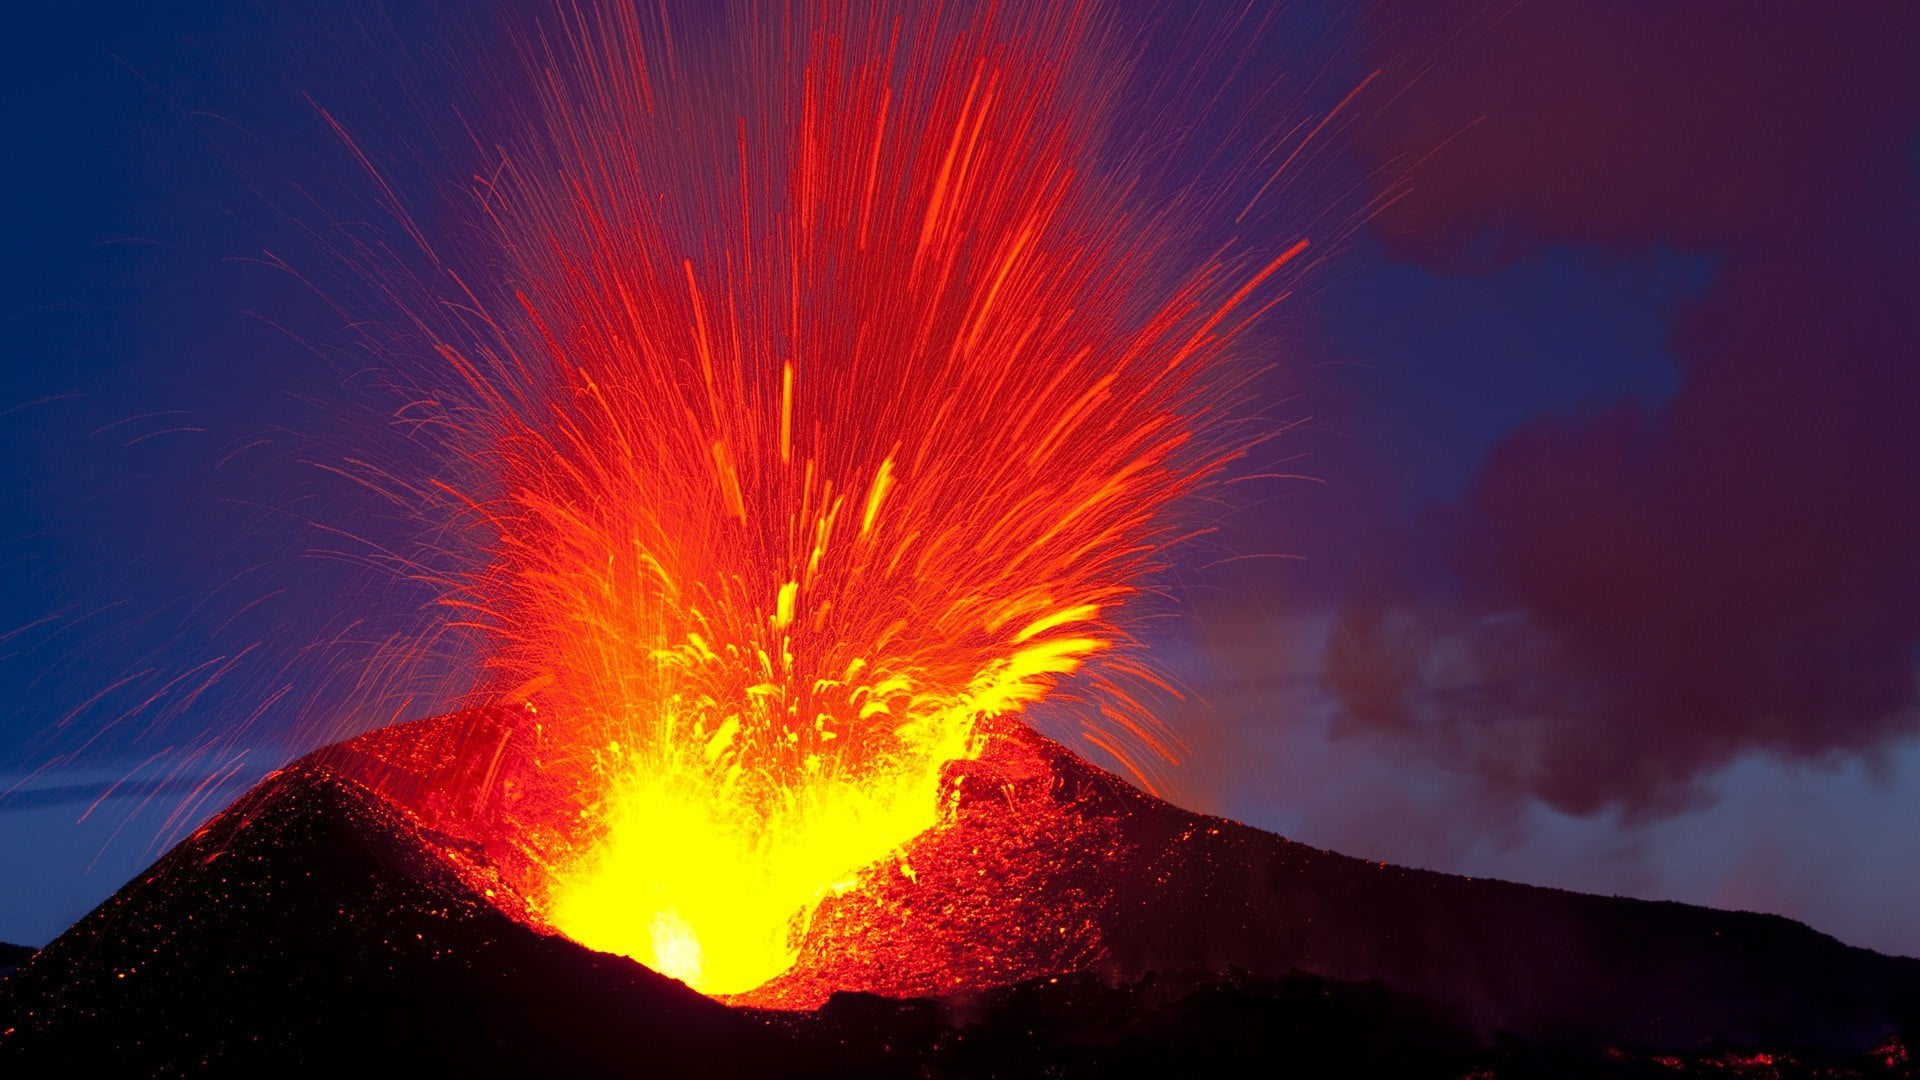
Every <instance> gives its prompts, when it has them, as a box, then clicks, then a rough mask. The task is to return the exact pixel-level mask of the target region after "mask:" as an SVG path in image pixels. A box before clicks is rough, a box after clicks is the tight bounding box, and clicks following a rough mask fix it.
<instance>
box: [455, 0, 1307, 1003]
mask: <svg viewBox="0 0 1920 1080" xmlns="http://www.w3.org/2000/svg"><path fill="white" fill-rule="evenodd" d="M860 7H861V8H862V9H863V10H860V11H858V12H856V11H854V10H852V8H851V7H843V6H841V5H838V4H817V5H814V6H813V8H812V10H811V11H810V12H809V20H810V21H809V25H808V32H807V33H805V34H802V35H795V34H793V33H791V31H790V30H789V29H788V28H787V27H785V26H781V25H774V24H769V23H767V22H763V21H760V20H759V19H757V18H756V17H750V16H748V15H741V16H740V17H739V18H737V19H736V22H735V24H734V25H732V26H731V28H730V31H729V33H726V34H721V35H716V36H715V38H714V41H713V42H708V43H706V44H705V45H703V46H698V47H696V46H682V48H681V49H680V50H679V51H674V50H673V49H672V47H671V46H668V45H666V44H664V41H665V34H664V33H663V32H662V28H661V27H657V26H652V25H643V23H642V21H641V16H639V15H636V14H635V13H634V11H633V9H632V7H631V6H630V5H614V6H608V7H607V8H605V9H604V10H603V11H601V13H600V14H598V15H597V16H589V17H586V18H582V19H579V20H571V21H567V22H566V25H565V26H564V27H563V28H561V31H560V32H558V33H556V34H554V35H552V37H553V39H554V44H553V45H551V47H546V46H543V47H542V50H540V51H536V52H535V53H534V55H535V56H536V57H537V59H536V60H535V61H533V62H532V63H531V67H532V69H533V71H534V75H535V84H536V85H537V87H538V91H537V93H536V94H535V95H534V96H535V97H536V98H537V100H538V106H537V109H535V110H533V112H532V113H530V114H529V115H527V116H525V117H523V118H522V119H523V120H524V129H525V130H524V131H523V133H522V137H521V138H520V139H519V140H518V141H517V142H515V143H512V144H510V145H509V146H508V147H507V150H506V156H505V160H504V163H503V164H502V165H501V166H500V167H499V168H498V169H497V170H495V172H494V174H493V175H491V176H489V179H488V184H487V186H486V188H485V190H484V191H483V192H482V196H483V204H484V207H485V210H486V214H487V217H488V222H489V227H490V229H492V230H493V232H494V234H495V235H496V236H497V239H498V251H497V253H496V254H495V256H494V257H493V258H492V259H490V260H489V262H490V269H495V270H496V271H499V270H503V271H504V275H505V279H504V280H505V285H504V287H503V288H500V289H498V290H497V291H492V292H486V291H484V290H483V292H484V293H485V294H484V295H479V296H472V297H469V298H468V299H467V302H468V303H470V304H471V305H472V310H474V311H476V312H482V313H483V314H477V315H475V316H474V318H473V326H472V329H474V331H475V332H474V333H473V334H472V336H471V337H470V338H468V339H466V340H457V339H456V336H455V335H442V336H441V340H442V344H441V346H440V348H439V352H440V355H441V356H442V357H444V359H445V360H446V362H447V363H448V364H449V365H450V366H451V368H452V369H453V370H455V371H457V372H458V373H459V374H460V376H461V381H462V383H463V385H464V391H463V393H464V396H465V399H466V401H467V403H468V404H466V405H465V406H463V407H462V410H463V411H462V412H461V413H460V414H459V415H460V416H461V422H462V424H463V426H466V427H469V428H471V429H472V430H474V431H477V432H480V433H481V434H480V437H479V438H478V439H477V441H476V442H475V443H474V444H473V445H472V446H471V447H470V448H469V458H470V464H471V465H472V469H471V471H470V473H469V474H467V475H466V476H465V477H464V478H463V479H462V480H460V481H458V482H455V483H452V484H449V485H446V486H445V489H444V490H445V492H446V493H447V494H448V495H449V496H450V498H451V499H452V501H453V502H454V503H455V505H457V507H458V508H459V509H460V511H461V512H462V513H464V514H466V515H468V516H467V518H466V520H465V524H466V525H467V526H469V527H471V529H472V531H473V533H474V534H475V535H480V536H484V537H486V538H487V539H486V540H485V541H484V542H483V543H482V545H481V546H482V547H483V549H484V550H483V552H482V556H481V558H480V559H479V560H478V561H479V563H480V565H479V567H478V569H477V570H476V572H475V573H473V574H471V575H469V576H468V577H465V578H462V579H460V580H458V581H456V582H454V583H452V584H451V585H450V586H449V588H450V591H449V596H448V603H449V604H451V605H453V606H455V607H457V608H459V609H460V610H462V611H463V612H466V613H468V618H467V621H468V622H469V623H470V624H472V625H475V626H478V627H480V628H482V629H483V630H484V631H485V632H486V633H487V634H488V635H490V637H491V639H492V640H493V642H494V647H493V658H492V661H491V663H492V667H493V669H494V671H495V672H496V674H497V676H498V680H499V682H498V686H499V687H500V693H501V694H502V696H503V697H504V698H505V699H506V700H511V701H526V702H528V703H530V705H531V706H532V707H534V708H535V709H536V710H537V716H538V719H539V724H540V727H539V747H540V749H539V755H540V771H539V773H538V779H537V781H535V784H534V789H533V790H531V791H526V792H521V793H519V798H518V801H517V802H516V803H515V806H514V809H513V811H512V815H511V819H512V828H513V830H514V840H513V842H514V845H515V846H516V847H517V849H518V850H519V851H520V852H521V854H523V855H524V857H525V863H524V865H523V866H521V867H519V868H517V869H513V870H512V873H513V874H514V875H515V876H517V877H518V878H519V879H520V880H518V881H516V882H515V884H516V886H517V887H518V888H519V890H520V891H521V892H522V893H523V894H524V895H525V896H526V897H527V898H528V899H529V901H530V902H531V904H532V905H533V907H534V908H535V909H536V912H537V914H538V916H539V917H541V918H544V919H545V920H547V921H548V922H550V923H551V925H552V926H553V927H555V928H557V929H559V930H560V931H562V932H564V933H566V934H567V935H569V936H570V937H573V938H574V939H576V940H578V941H580V942H582V943H584V944H586V945H589V946H592V947H595V948H599V949H604V950H608V951H613V952H619V953H625V954H627V955H629V956H632V957H634V958H636V959H638V960H639V961H641V962H642V963H645V964H647V965H648V966H650V967H653V968H655V969H657V970H660V971H662V972H665V973H667V974H670V975H673V976H676V977H679V978H681V979H683V980H685V981H687V982H688V983H689V984H690V985H692V986H694V987H696V988H698V989H701V990H703V991H706V992H708V993H714V994H728V993H736V992H742V991H746V990H749V989H752V988H754V987H756V986H759V985H760V984H762V983H764V982H766V981H767V980H769V979H771V978H773V977H774V976H776V975H778V974H780V973H781V972H783V971H785V970H786V969H787V968H788V967H790V966H791V965H792V964H793V962H794V958H795V956H796V953H797V950H798V948H799V944H800V941H801V938H802V936H803V935H804V933H805V931H806V926H807V921H808V919H809V917H810V914H811V913H812V912H813V910H814V909H815V908H816V907H817V905H818V904H819V902H820V900H821V899H822V898H823V897H825V896H826V895H828V894H829V893H831V892H832V891H833V890H835V889H836V888H841V887H844V886H845V885H846V884H847V883H849V882H850V881H851V880H852V878H853V876H854V875H855V873H856V872H857V871H859V870H860V869H861V868H863V867H865V866H867V865H868V864H871V863H873V862H875V861H876V860H881V859H885V858H887V857H889V855H890V854H892V853H894V852H896V851H898V850H899V849H900V848H901V847H902V846H903V845H904V844H905V843H906V842H907V841H908V840H910V839H911V838H913V837H914V836H916V835H918V834H920V833H921V832H923V831H925V830H927V829H928V828H931V827H933V826H935V825H936V823H937V822H938V821H939V820H940V818H941V815H942V812H943V808H942V806H941V776H942V772H943V768H944V767H945V766H946V765H947V764H949V763H951V762H953V761H955V760H959V759H964V758H967V757H969V756H971V755H973V754H974V753H976V752H977V748H976V744H975V727H976V723H977V721H978V720H979V718H981V717H985V716H992V715H997V714H1002V713H1008V712H1013V711H1017V710H1020V709H1022V708H1023V707H1024V706H1026V705H1028V704H1030V703H1032V702H1035V701H1038V700H1040V699H1041V698H1043V697H1045V696H1047V695H1048V694H1050V693H1052V692H1054V691H1055V689H1056V686H1057V685H1058V684H1059V683H1060V681H1061V680H1062V679H1063V677H1065V676H1068V675H1070V674H1074V673H1076V672H1078V675H1076V683H1077V685H1078V686H1080V687H1083V688H1084V690H1085V696H1086V699H1087V700H1088V701H1089V702H1090V704H1089V705H1088V706H1087V708H1086V710H1085V711H1086V712H1087V713H1088V714H1089V715H1096V714H1097V715H1098V716H1099V717H1101V718H1102V719H1101V720H1100V721H1099V722H1098V724H1097V725H1095V726H1093V727H1091V728H1090V730H1089V733H1088V736H1087V737H1088V738H1089V739H1090V740H1092V741H1094V742H1095V743H1096V744H1099V745H1103V746H1106V747H1108V748H1110V749H1112V750H1113V751H1114V752H1115V753H1116V754H1117V755H1118V756H1120V757H1122V759H1123V760H1135V761H1138V760H1141V758H1142V757H1143V756H1145V757H1147V758H1151V757H1153V756H1155V755H1158V756H1161V757H1165V756H1166V754H1167V753H1168V751H1167V746H1166V744H1165V741H1164V740H1163V739H1162V738H1161V737H1160V736H1159V735H1158V734H1157V733H1156V732H1155V731H1154V730H1153V729H1152V727H1151V726H1150V725H1149V724H1147V723H1145V722H1143V721H1142V720H1141V719H1140V717H1141V716H1143V715H1144V714H1143V712H1142V710H1140V709H1139V708H1138V707H1137V706H1135V705H1134V704H1133V703H1132V699H1131V698H1130V696H1129V694H1128V691H1127V687H1128V686H1129V685H1134V684H1136V681H1137V680H1141V679H1148V680H1151V678H1152V677H1151V676H1150V675H1149V674H1148V673H1147V672H1146V671H1145V670H1144V669H1143V668H1142V667H1141V666H1140V663H1139V660H1138V658H1137V657H1136V656H1134V655H1132V654H1130V652H1129V650H1128V649H1127V648H1126V646H1127V645H1128V644H1129V641H1130V639H1129V637H1128V635H1127V633H1126V631H1125V623H1124V622H1122V621H1120V620H1121V618H1122V616H1123V615H1124V613H1125V612H1127V611H1130V610H1131V609H1132V608H1133V607H1134V606H1137V605H1135V604H1134V603H1133V601H1135V600H1136V597H1137V594H1138V592H1139V590H1140V589H1141V587H1142V583H1143V582H1144V581H1145V580H1147V578H1148V577H1149V575H1150V574H1151V572H1152V571H1153V570H1154V568H1155V566H1156V565H1157V561H1158V558H1159V553H1160V552H1161V551H1162V550H1163V549H1164V547H1165V545H1166V544H1167V543H1169V542H1170V541H1171V540H1172V539H1174V538H1175V528H1176V526H1175V523H1174V522H1173V521H1172V519H1171V518H1170V516H1169V513H1168V509H1169V506H1170V505H1171V504H1172V503H1173V502H1174V501H1175V500H1176V499H1178V498H1180V497H1181V496H1183V495H1186V494H1188V493H1189V492H1191V491H1192V490H1194V489H1195V488H1196V486H1198V485H1200V484H1201V483H1202V482H1203V481H1204V480H1206V478H1208V477H1209V476H1211V475H1212V474H1214V473H1215V472H1216V471H1217V470H1218V468H1219V466H1220V465H1221V464H1222V463H1224V462H1225V461H1226V460H1228V459H1229V458H1231V457H1232V456H1234V453H1235V447H1234V445H1233V443H1232V442H1231V440H1228V439H1225V438H1222V437H1219V435H1218V433H1217V432H1213V431H1212V430H1211V429H1209V428H1208V427H1207V426H1206V425H1205V424H1204V423H1203V419H1204V417H1205V415H1207V409H1206V407H1205V406H1206V402H1205V401H1204V400H1203V391H1205V389H1206V387H1207V385H1208V381H1207V380H1206V378H1205V376H1207V375H1209V374H1210V373H1212V372H1214V371H1216V370H1217V361H1218V359H1219V358H1220V356H1221V354H1222V353H1223V351H1224V350H1225V349H1226V348H1227V347H1228V345H1229V342H1230V341H1231V340H1232V338H1233V335H1234V333H1235V332H1236V331H1237V330H1238V329H1239V328H1240V326H1241V325H1243V324H1244V322H1245V321H1246V320H1247V319H1249V318H1251V317H1252V315H1253V314H1254V312H1253V310H1252V309H1253V308H1255V307H1256V305H1255V304H1253V303H1250V302H1249V301H1248V298H1249V297H1250V296H1251V295H1253V293H1254V292H1255V291H1256V290H1257V289H1258V287H1259V286H1260V285H1261V283H1262V282H1263V281H1265V280H1266V279H1267V277H1268V276H1269V275H1271V274H1273V273H1274V272H1275V271H1276V270H1278V269H1279V267H1280V266H1281V265H1283V264H1284V263H1285V262H1287V260H1288V259H1290V258H1292V257H1293V256H1294V255H1296V254H1298V253H1299V251H1300V250H1301V249H1302V248H1304V246H1305V244H1304V241H1303V242H1301V243H1299V244H1296V245H1294V246H1293V247H1292V248H1291V249H1289V250H1287V251H1286V252H1284V253H1280V254H1278V256H1277V257H1275V254H1274V253H1271V252H1269V253H1268V254H1267V256H1266V257H1265V258H1264V260H1261V261H1256V262H1251V263H1249V262H1246V261H1244V260H1241V259H1238V258H1235V259H1233V260H1228V259H1226V258H1219V259H1216V260H1214V261H1213V262H1212V263H1210V264H1209V265H1208V266H1206V267H1204V268H1202V269H1201V271H1200V272H1198V273H1196V274H1193V275H1190V276H1189V277H1187V278H1186V279H1184V280H1178V281H1171V282H1169V281H1168V280H1167V278H1166V276H1165V272H1164V269H1163V268H1162V266H1161V264H1162V263H1163V262H1164V260H1162V259H1160V258H1159V257H1158V256H1159V254H1160V244H1159V243H1158V242H1157V241H1156V240H1155V238H1156V237H1159V236H1161V235H1162V233H1163V231H1164V230H1163V228H1162V226H1161V225H1160V224H1158V222H1159V221H1160V218H1159V217H1157V216H1155V215H1154V214H1150V213H1148V214H1143V213H1135V212H1132V211H1131V210H1130V206H1131V204H1132V201H1133V200H1132V198H1131V196H1130V195H1129V194H1128V187H1127V182H1126V178H1125V177H1124V176H1123V175H1120V174H1119V173H1117V172H1116V171H1115V170H1114V169H1112V168H1103V167H1102V166H1101V163H1100V160H1099V159H1100V154H1101V153H1102V145H1101V140H1102V138H1103V137H1104V136H1105V134H1106V120H1105V118H1104V117H1103V115H1102V112H1103V110H1102V109H1100V108H1097V107H1093V106H1090V104H1089V103H1091V102H1098V101H1101V100H1105V99H1107V98H1108V97H1110V96H1111V94H1110V91H1109V92H1105V93H1103V92H1101V91H1100V89H1099V88H1101V87H1110V85H1111V80H1112V78H1113V71H1112V69H1111V67H1110V66H1109V65H1108V64H1107V63H1105V62H1104V61H1103V59H1102V55H1101V50H1099V49H1098V48H1095V47H1094V46H1093V44H1091V41H1090V31H1089V28H1088V24H1089V18H1088V16H1087V14H1086V13H1084V12H1081V11H1078V10H1068V11H1062V10H1060V9H1059V8H1057V7H1055V8H1054V9H1053V10H1050V11H1046V12H1042V13H1039V14H1033V15H1020V14H1012V13H1009V12H1007V11H1004V10H999V9H995V8H992V7H989V6H982V7H980V8H977V9H974V8H971V7H968V6H967V5H961V6H960V8H964V9H965V10H960V9H942V10H936V11H932V12H923V11H919V10H916V9H910V8H909V9H901V10H899V11H893V10H888V11H885V12H881V13H878V14H875V13H872V12H869V11H866V10H864V9H865V7H866V5H860ZM676 29H684V28H676ZM707 47H710V49H711V53H712V54H711V55H708V54H707V53H704V52H702V51H701V49H702V48H707ZM727 73H730V74H727ZM1243 308H1244V309H1248V310H1241V309H1243Z"/></svg>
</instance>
